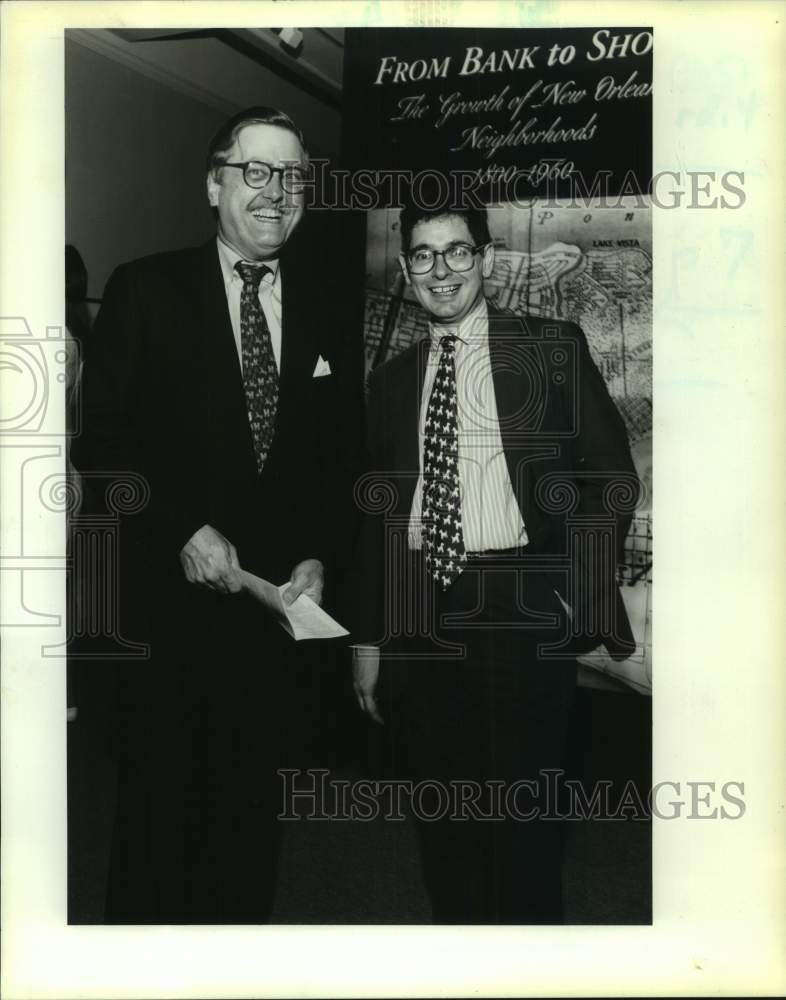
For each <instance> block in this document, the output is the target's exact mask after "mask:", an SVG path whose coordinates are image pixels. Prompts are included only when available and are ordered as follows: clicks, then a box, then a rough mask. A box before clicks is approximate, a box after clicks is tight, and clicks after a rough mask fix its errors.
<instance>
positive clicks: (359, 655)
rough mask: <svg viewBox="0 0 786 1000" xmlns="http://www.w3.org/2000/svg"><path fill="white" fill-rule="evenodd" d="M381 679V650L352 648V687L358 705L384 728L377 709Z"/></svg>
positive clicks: (360, 647)
mask: <svg viewBox="0 0 786 1000" xmlns="http://www.w3.org/2000/svg"><path fill="white" fill-rule="evenodd" d="M378 678H379V649H378V648H377V647H376V646H353V647H352V686H353V688H354V689H355V697H356V698H357V700H358V705H360V708H361V709H362V711H364V712H365V713H366V715H370V716H371V718H372V719H373V720H374V721H375V722H378V723H379V724H380V725H382V726H384V724H385V720H384V719H383V718H382V716H381V715H380V714H379V709H378V708H377V698H376V690H377V680H378Z"/></svg>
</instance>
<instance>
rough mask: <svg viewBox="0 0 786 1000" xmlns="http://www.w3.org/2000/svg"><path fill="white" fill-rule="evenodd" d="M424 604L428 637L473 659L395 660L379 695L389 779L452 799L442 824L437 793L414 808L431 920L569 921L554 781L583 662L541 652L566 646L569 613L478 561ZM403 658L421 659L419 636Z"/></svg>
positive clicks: (538, 581) (520, 580)
mask: <svg viewBox="0 0 786 1000" xmlns="http://www.w3.org/2000/svg"><path fill="white" fill-rule="evenodd" d="M413 558H414V559H416V560H418V559H419V557H413ZM502 567H507V568H502ZM426 587H427V589H430V587H429V586H428V585H426ZM426 603H427V604H428V605H429V606H430V608H431V614H430V615H429V616H428V617H429V618H430V620H431V623H432V624H431V625H430V626H428V628H429V629H430V635H431V638H434V637H439V638H440V639H441V640H443V641H445V642H450V643H460V644H462V645H463V646H464V653H463V655H461V656H460V657H458V658H444V659H433V658H430V657H423V656H422V655H421V656H419V657H415V658H412V659H407V660H398V659H391V660H387V661H386V665H385V668H384V681H385V684H384V688H385V691H386V698H387V706H386V708H387V711H388V718H389V719H390V731H391V738H392V748H391V749H392V760H393V769H394V771H396V772H397V773H398V774H400V775H407V776H408V777H409V778H410V779H411V780H413V781H415V782H438V783H440V784H441V785H442V786H444V787H445V789H446V791H447V801H448V802H450V809H449V810H448V812H447V814H445V815H442V816H438V813H439V809H438V803H437V801H436V799H437V792H435V791H434V790H433V789H432V790H431V799H432V801H431V803H429V801H428V798H429V795H428V786H426V785H424V786H421V787H422V788H423V789H424V794H423V795H422V796H421V798H420V801H417V800H416V801H415V806H420V807H421V808H420V810H418V809H415V810H414V811H415V814H416V820H417V824H418V829H419V834H420V842H421V847H422V857H423V865H424V874H425V879H426V884H427V888H428V891H429V894H430V896H431V900H432V906H433V920H434V922H435V923H445V924H454V923H466V924H473V923H474V924H496V923H499V924H506V923H511V924H544V923H548V924H552V923H554V924H556V923H561V922H562V889H561V874H562V842H563V830H562V822H561V821H560V819H559V812H560V810H559V808H558V804H557V803H555V802H554V801H553V797H554V788H555V784H554V778H555V775H554V773H553V772H555V771H558V770H559V769H560V768H561V767H562V765H563V759H564V752H565V743H566V727H567V719H568V714H569V711H570V706H571V703H572V695H573V690H574V685H575V674H576V665H575V661H574V660H564V659H553V658H549V657H547V656H545V655H544V653H543V650H542V649H541V650H540V651H539V646H540V645H541V644H542V643H544V642H547V641H548V640H549V639H550V640H551V641H555V639H556V638H557V637H558V636H559V634H560V631H561V628H562V627H563V625H564V611H563V609H562V606H561V605H560V603H559V601H558V599H557V597H556V595H555V594H554V593H553V591H552V589H551V587H550V586H549V584H548V582H547V580H546V578H545V577H544V576H543V575H542V574H541V573H531V574H530V573H521V574H516V573H515V572H514V571H513V570H512V569H511V568H510V563H509V561H503V562H501V563H500V561H499V559H498V558H495V557H483V558H478V557H475V558H473V559H472V560H471V562H470V565H469V567H468V569H467V570H465V572H464V573H463V574H462V575H461V576H460V577H459V578H458V580H457V581H455V582H454V583H453V584H452V585H451V587H450V588H449V589H448V590H447V591H446V592H444V593H443V592H442V591H440V590H436V589H435V590H433V591H432V592H431V594H430V596H429V597H427V598H426ZM530 612H535V615H534V616H533V615H532V614H531V613H530ZM451 616H453V618H454V619H461V618H463V619H465V620H464V621H463V622H462V621H459V620H456V621H453V622H451V621H450V617H451ZM538 616H539V618H540V620H537V618H538ZM544 616H545V617H546V618H547V619H550V624H549V623H547V622H546V621H545V620H544ZM467 618H471V622H470V621H467V620H466V619H467ZM396 648H397V649H398V651H399V652H402V653H406V650H407V649H408V648H409V649H416V650H417V651H418V652H419V653H421V654H422V652H423V650H424V649H425V647H424V644H423V641H422V636H420V637H409V638H408V639H406V640H399V641H398V643H397V644H396ZM549 772H551V776H550V775H549ZM476 792H477V797H476V798H474V799H473V796H475V795H476ZM418 811H420V812H421V813H425V814H426V815H421V816H420V817H418V815H417V813H418ZM435 816H437V818H431V817H435Z"/></svg>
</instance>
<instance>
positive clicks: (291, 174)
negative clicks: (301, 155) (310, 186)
mask: <svg viewBox="0 0 786 1000" xmlns="http://www.w3.org/2000/svg"><path fill="white" fill-rule="evenodd" d="M220 167H237V168H238V169H239V170H242V171H243V180H244V181H245V182H246V184H248V186H249V187H250V188H263V187H265V186H266V185H267V184H269V183H270V179H271V177H272V176H273V174H280V175H281V187H282V188H283V189H284V190H285V191H286V192H287V194H300V193H301V192H302V190H303V188H304V187H305V185H306V177H307V173H306V170H305V169H304V168H303V167H298V166H296V165H293V164H289V165H288V166H285V167H274V166H273V165H272V164H270V163H265V162H264V160H247V161H246V162H245V163H216V168H217V169H218V168H220Z"/></svg>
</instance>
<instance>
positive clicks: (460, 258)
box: [406, 243, 488, 274]
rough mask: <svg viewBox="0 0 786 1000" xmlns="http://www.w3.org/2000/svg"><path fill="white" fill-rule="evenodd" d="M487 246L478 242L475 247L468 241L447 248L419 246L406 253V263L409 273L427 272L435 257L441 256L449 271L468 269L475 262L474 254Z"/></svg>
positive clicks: (434, 261) (431, 266)
mask: <svg viewBox="0 0 786 1000" xmlns="http://www.w3.org/2000/svg"><path fill="white" fill-rule="evenodd" d="M487 246H488V243H478V245H477V246H475V247H472V246H470V245H469V243H454V244H453V245H452V246H449V247H448V248H447V250H432V249H431V248H430V247H419V248H418V249H417V250H413V251H412V252H411V253H408V254H407V255H406V257H407V265H408V266H409V270H410V273H411V274H428V272H429V271H430V270H431V269H432V268H433V267H434V264H435V263H436V260H437V257H441V258H442V259H443V260H444V262H445V266H446V267H448V268H450V270H451V271H459V272H461V271H470V270H472V266H473V264H474V263H475V254H476V253H480V251H481V250H485V249H486V247H487Z"/></svg>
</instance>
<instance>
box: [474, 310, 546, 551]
mask: <svg viewBox="0 0 786 1000" xmlns="http://www.w3.org/2000/svg"><path fill="white" fill-rule="evenodd" d="M489 356H490V359H491V370H492V373H493V378H494V395H495V398H496V403H497V415H498V418H499V427H500V435H501V437H502V447H503V450H504V452H505V459H506V461H507V465H508V473H509V475H510V481H511V484H512V486H513V492H514V494H515V496H516V501H517V502H518V505H519V509H520V511H521V516H522V517H523V519H524V523H525V525H526V526H527V530H528V532H530V533H531V532H532V530H533V529H535V528H536V527H537V524H536V522H538V521H539V519H540V511H539V510H538V509H537V505H536V504H535V502H534V496H533V485H534V484H533V478H532V462H533V459H534V460H537V458H539V457H541V458H545V457H548V456H553V454H554V448H555V446H554V444H553V442H551V443H550V442H546V441H544V440H543V436H542V427H541V420H542V413H543V411H542V407H541V406H540V405H539V403H542V402H544V401H543V400H542V398H541V397H542V395H543V392H544V390H545V391H547V389H548V387H547V386H546V381H545V380H546V373H545V369H543V359H542V357H541V355H540V352H539V345H538V344H537V343H533V341H532V340H531V338H530V336H529V329H528V327H527V323H526V320H524V319H523V318H521V317H519V316H512V315H506V314H505V313H500V312H498V311H497V310H496V309H494V308H493V307H492V306H491V305H490V306H489Z"/></svg>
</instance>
